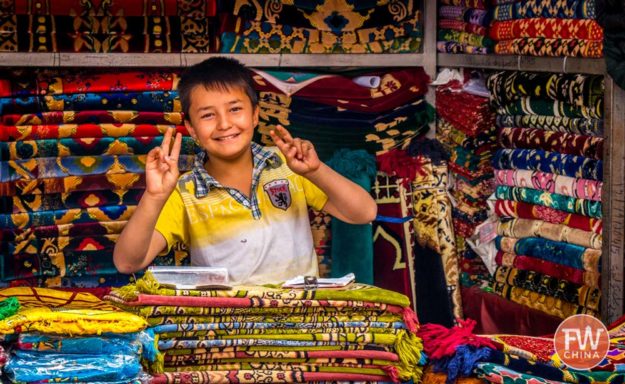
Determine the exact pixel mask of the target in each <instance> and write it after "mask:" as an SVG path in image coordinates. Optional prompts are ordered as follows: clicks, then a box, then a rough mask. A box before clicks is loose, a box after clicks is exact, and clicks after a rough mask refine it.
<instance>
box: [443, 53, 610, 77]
mask: <svg viewBox="0 0 625 384" xmlns="http://www.w3.org/2000/svg"><path fill="white" fill-rule="evenodd" d="M437 61H438V66H439V67H465V68H485V69H508V70H515V71H534V72H563V73H588V74H595V75H603V74H605V60H604V59H586V58H579V57H536V56H515V55H456V54H450V53H439V54H438V55H437Z"/></svg>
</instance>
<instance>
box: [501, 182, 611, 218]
mask: <svg viewBox="0 0 625 384" xmlns="http://www.w3.org/2000/svg"><path fill="white" fill-rule="evenodd" d="M495 197H496V198H497V199H501V200H512V201H522V202H524V203H528V204H535V205H542V206H545V207H549V208H554V209H557V210H559V211H564V212H568V213H575V214H579V215H583V216H590V217H594V218H598V219H600V218H601V217H602V203H601V201H593V200H585V199H576V198H574V197H570V196H564V195H558V194H556V193H550V192H545V191H541V190H538V189H531V188H520V187H509V186H507V185H499V186H497V188H496V189H495Z"/></svg>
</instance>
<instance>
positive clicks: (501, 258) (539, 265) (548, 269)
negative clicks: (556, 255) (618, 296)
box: [495, 251, 600, 288]
mask: <svg viewBox="0 0 625 384" xmlns="http://www.w3.org/2000/svg"><path fill="white" fill-rule="evenodd" d="M495 261H496V263H497V265H503V266H507V267H514V268H516V269H519V270H525V271H534V272H537V273H543V274H545V275H549V276H552V277H555V278H557V279H563V280H566V281H570V282H572V283H573V284H578V285H585V286H588V287H593V288H598V287H599V277H600V273H599V272H598V271H594V272H590V271H583V270H581V269H577V268H573V267H569V266H567V265H562V264H558V263H554V262H551V261H548V260H542V259H539V258H536V257H531V256H521V255H514V254H512V253H506V252H502V251H498V252H497V256H496V257H495Z"/></svg>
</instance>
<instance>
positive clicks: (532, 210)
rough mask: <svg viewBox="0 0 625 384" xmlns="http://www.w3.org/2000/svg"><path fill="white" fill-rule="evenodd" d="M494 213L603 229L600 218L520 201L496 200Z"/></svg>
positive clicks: (591, 228)
mask: <svg viewBox="0 0 625 384" xmlns="http://www.w3.org/2000/svg"><path fill="white" fill-rule="evenodd" d="M495 213H496V214H497V216H499V217H512V218H522V219H538V220H543V221H547V222H549V223H554V224H565V225H567V226H569V227H571V228H577V229H581V230H582V231H590V232H594V233H599V234H600V233H601V231H602V230H603V221H602V220H600V219H595V218H592V217H588V216H582V215H577V214H574V213H567V212H564V211H559V210H557V209H553V208H550V207H545V206H542V205H534V204H528V203H524V202H520V201H510V200H496V201H495Z"/></svg>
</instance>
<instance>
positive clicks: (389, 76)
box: [253, 67, 430, 112]
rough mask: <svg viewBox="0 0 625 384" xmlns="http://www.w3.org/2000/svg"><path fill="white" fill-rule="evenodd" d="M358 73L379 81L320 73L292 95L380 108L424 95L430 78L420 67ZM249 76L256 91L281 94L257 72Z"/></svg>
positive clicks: (364, 109)
mask: <svg viewBox="0 0 625 384" xmlns="http://www.w3.org/2000/svg"><path fill="white" fill-rule="evenodd" d="M361 75H363V76H379V77H380V85H379V86H378V87H376V88H368V87H363V86H361V85H358V84H356V83H355V82H354V81H353V79H352V78H351V77H347V76H332V77H323V78H320V79H318V80H317V81H314V82H312V83H310V84H308V85H306V86H305V87H303V88H302V89H300V90H298V91H297V92H295V94H294V96H298V97H302V98H306V99H308V100H311V101H315V102H318V103H322V104H327V105H335V106H337V107H341V108H345V109H348V110H352V111H362V112H383V111H388V110H391V109H393V108H396V107H399V106H402V105H405V104H408V103H411V102H414V101H415V100H416V99H418V98H419V97H421V96H423V95H425V94H426V92H427V91H428V83H429V82H430V78H429V77H428V75H427V74H426V73H425V71H424V70H423V68H421V67H418V68H404V69H395V70H386V71H383V70H379V71H373V72H367V73H362V74H361ZM253 78H254V81H255V83H256V84H255V87H254V88H255V89H256V90H257V91H259V92H274V93H279V94H283V92H282V91H281V90H279V89H278V88H276V87H275V86H273V85H272V84H271V82H270V81H269V80H267V79H264V78H263V77H262V76H261V74H258V73H256V74H254V75H253Z"/></svg>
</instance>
